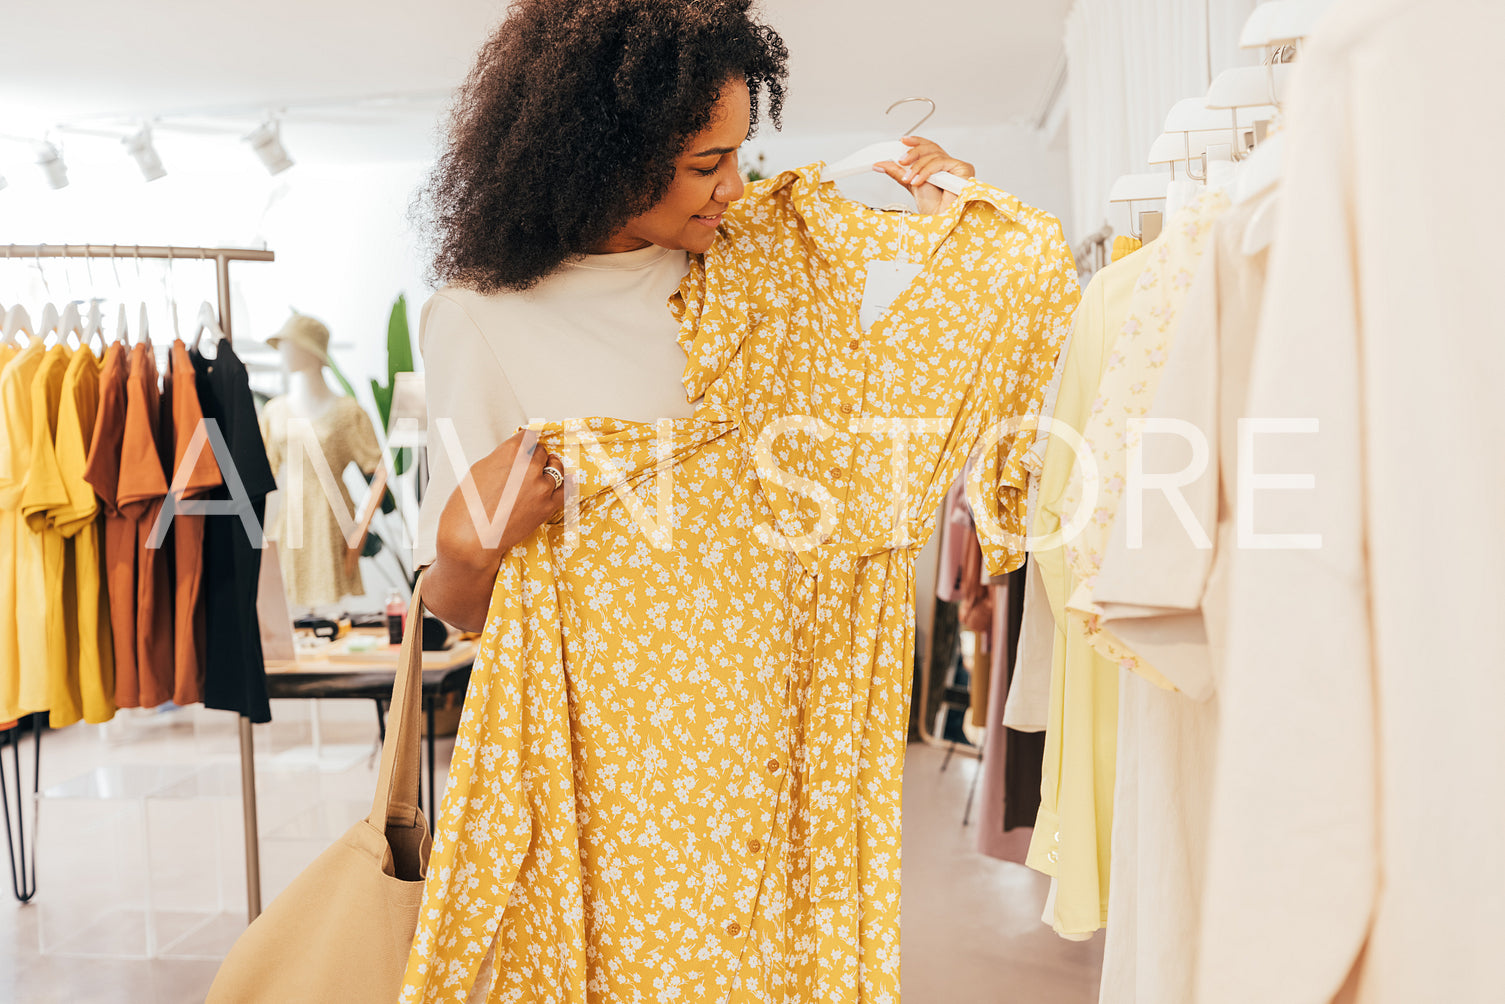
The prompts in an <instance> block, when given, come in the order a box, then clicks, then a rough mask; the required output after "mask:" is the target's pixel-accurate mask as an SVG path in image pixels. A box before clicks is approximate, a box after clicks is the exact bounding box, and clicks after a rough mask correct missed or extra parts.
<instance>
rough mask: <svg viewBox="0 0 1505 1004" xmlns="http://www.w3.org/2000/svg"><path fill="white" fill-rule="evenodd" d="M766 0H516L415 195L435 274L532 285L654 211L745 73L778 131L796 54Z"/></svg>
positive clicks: (474, 285)
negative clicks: (767, 13)
mask: <svg viewBox="0 0 1505 1004" xmlns="http://www.w3.org/2000/svg"><path fill="white" fill-rule="evenodd" d="M752 6H753V0H519V2H517V3H515V4H514V5H513V6H512V8H511V10H510V12H509V13H508V15H507V18H506V20H505V21H503V22H502V24H501V25H500V27H498V28H497V30H496V32H495V34H493V35H492V36H491V38H490V39H488V40H487V42H486V44H485V45H483V46H482V47H481V51H480V54H479V56H478V57H477V59H476V64H475V67H474V68H473V69H472V70H471V71H470V75H469V76H468V77H467V78H466V81H465V83H464V85H463V86H462V88H461V89H460V92H459V96H458V99H457V101H456V104H455V107H454V110H453V112H452V114H451V118H450V121H449V126H448V131H449V135H448V142H447V147H446V149H445V151H444V154H443V155H442V156H441V157H440V159H439V161H438V163H437V165H436V166H435V168H434V170H433V172H432V174H431V175H430V177H429V179H428V181H427V182H426V184H425V186H424V187H423V189H422V190H421V191H420V192H419V194H418V198H417V200H416V202H415V206H414V210H415V218H416V219H415V222H416V223H417V224H418V227H419V230H420V232H421V233H422V234H423V236H424V238H425V239H426V241H427V243H428V245H429V248H430V250H431V252H432V254H433V257H432V264H431V268H430V276H429V278H430V279H431V280H433V281H435V284H436V285H438V284H442V283H453V284H455V285H459V286H465V287H468V288H470V289H474V290H477V291H479V292H482V293H492V292H496V291H497V290H501V289H512V290H521V289H528V288H529V287H531V286H533V285H535V284H536V283H537V282H538V281H539V280H540V279H542V278H544V277H545V276H547V275H548V274H549V273H551V272H553V271H554V270H555V269H556V268H558V267H559V265H560V264H562V263H564V262H566V261H569V260H572V259H576V258H578V257H580V256H581V255H583V254H586V253H588V251H589V249H591V248H593V247H599V246H600V245H601V243H602V242H603V241H605V240H606V239H607V238H608V237H610V236H611V235H612V234H614V233H616V232H617V231H618V230H620V229H621V227H622V225H623V224H624V223H626V222H627V221H628V220H629V219H631V218H632V217H634V216H636V215H638V214H639V213H642V212H644V211H646V210H647V209H649V208H651V207H652V206H653V205H654V204H655V203H657V202H658V201H659V200H660V199H661V198H663V196H664V194H665V192H667V191H668V188H669V184H670V182H671V181H673V179H674V160H675V158H676V157H678V156H679V155H680V154H681V153H682V152H683V151H684V146H685V144H686V143H687V142H688V141H689V140H690V138H691V137H693V136H695V135H696V134H697V133H699V132H700V131H702V130H703V129H705V128H706V127H707V126H709V125H710V124H711V115H712V112H713V110H714V108H715V105H716V102H717V101H718V99H719V98H720V91H721V87H722V85H723V84H725V83H726V82H727V81H729V80H733V79H736V78H738V77H744V78H746V80H747V86H748V91H749V92H750V94H751V96H752V122H753V126H754V128H756V124H757V121H758V106H759V94H760V92H766V94H767V100H768V114H769V118H770V119H772V121H773V123H774V125H775V126H776V127H777V126H778V125H779V124H780V112H781V110H782V108H783V104H784V84H785V79H786V76H787V68H786V63H787V61H788V55H789V54H788V50H787V49H786V48H785V47H784V43H783V40H782V39H780V38H779V36H778V34H777V33H776V32H775V31H774V30H773V29H772V28H769V27H768V26H766V25H764V24H761V23H759V21H758V20H757V18H756V16H755V14H754V12H753V11H752V9H751V8H752Z"/></svg>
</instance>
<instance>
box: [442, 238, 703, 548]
mask: <svg viewBox="0 0 1505 1004" xmlns="http://www.w3.org/2000/svg"><path fill="white" fill-rule="evenodd" d="M688 269H689V262H688V258H687V256H686V254H685V253H684V252H683V251H671V250H669V249H667V248H661V247H649V248H644V249H642V250H640V251H625V252H621V253H619V254H602V255H587V256H586V257H585V258H584V259H583V260H581V261H577V262H572V263H570V264H567V265H564V266H562V267H561V268H560V269H559V270H558V271H557V272H555V273H554V274H553V275H550V276H549V277H548V278H546V279H544V280H543V281H542V282H540V283H539V284H538V285H537V286H535V287H534V288H533V289H530V290H528V291H527V292H522V293H516V292H501V293H493V294H489V295H482V294H480V293H476V292H472V291H471V290H467V289H460V288H457V287H453V286H445V287H444V288H443V289H440V290H438V291H436V292H435V293H434V295H433V296H432V297H430V298H429V301H428V302H427V303H425V304H424V306H423V313H422V315H421V316H420V320H419V335H418V343H419V350H420V352H421V353H422V355H423V371H424V384H425V390H426V395H427V399H428V444H429V451H428V452H429V468H430V481H429V485H428V489H427V491H426V493H425V495H424V499H423V504H422V506H421V508H420V511H419V517H418V535H417V540H416V541H415V546H414V559H415V562H416V564H417V565H418V566H420V567H421V566H423V565H427V564H428V563H429V562H431V561H433V560H434V554H435V539H436V536H437V533H438V527H439V514H440V513H441V512H442V511H443V509H444V505H445V503H446V502H447V501H448V499H449V496H450V494H451V493H452V492H453V491H454V490H455V487H456V486H457V485H458V484H459V483H460V475H461V474H462V473H464V472H465V471H466V470H469V468H470V465H471V464H473V463H475V462H476V461H477V460H480V459H481V458H482V457H484V456H486V454H488V453H490V452H491V451H492V450H494V449H495V448H496V447H497V446H498V445H499V444H501V442H502V441H503V440H505V439H507V438H508V437H510V436H512V435H513V434H514V433H515V432H517V430H518V427H519V426H522V425H524V424H526V423H527V422H530V421H532V420H535V419H545V420H549V421H557V420H560V419H565V418H585V417H591V416H610V417H612V418H620V419H625V420H627V421H634V422H652V421H654V420H656V419H659V418H683V417H688V416H689V415H690V413H691V412H692V411H693V410H694V407H693V403H692V402H690V401H687V400H686V399H685V391H684V385H683V384H682V383H681V382H680V378H681V376H682V375H683V373H684V367H685V354H684V351H683V350H682V349H681V348H680V347H679V343H678V341H677V340H676V337H675V336H676V332H677V325H676V324H675V321H674V317H673V315H672V314H671V313H670V312H669V306H668V300H669V297H670V296H671V295H673V293H674V292H675V290H677V289H678V288H679V283H680V280H681V279H683V278H684V275H685V272H686V271H688ZM446 421H447V422H452V423H453V428H454V430H455V433H456V437H455V438H456V440H457V441H458V443H459V446H460V448H461V452H462V454H463V457H462V458H458V459H459V462H458V463H457V462H456V461H455V460H454V459H452V458H451V457H450V455H449V451H448V449H447V448H446V441H445V437H444V436H443V435H441V425H440V423H441V422H446Z"/></svg>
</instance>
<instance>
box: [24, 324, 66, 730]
mask: <svg viewBox="0 0 1505 1004" xmlns="http://www.w3.org/2000/svg"><path fill="white" fill-rule="evenodd" d="M72 355H73V351H72V350H71V349H69V348H68V346H66V345H54V346H52V347H51V348H50V349H48V350H47V351H46V353H45V354H43V356H42V361H41V364H40V365H38V366H37V371H36V373H35V374H34V375H33V376H32V378H31V453H30V455H29V458H28V461H27V466H26V486H25V488H23V489H22V491H21V518H22V520H24V522H25V528H24V529H23V530H22V531H21V532H22V533H29V534H30V535H31V536H33V537H34V538H35V541H36V544H35V547H36V548H37V551H38V553H39V554H40V557H41V560H40V561H39V562H37V563H36V564H34V565H33V566H32V567H31V568H30V569H29V575H28V576H27V577H25V578H18V580H17V584H16V590H17V595H16V602H17V612H16V618H17V625H18V627H19V629H20V641H21V706H22V707H23V708H25V709H26V710H27V711H49V712H51V714H50V716H49V723H50V724H51V725H52V726H53V727H55V728H60V727H62V726H64V725H72V724H73V723H74V722H76V721H78V719H79V717H80V715H81V714H82V712H81V710H80V709H79V707H78V706H77V705H76V704H72V703H68V702H66V701H65V703H64V704H63V705H62V706H60V707H56V708H54V705H53V701H54V700H57V699H58V698H59V697H61V696H62V695H64V694H66V693H67V692H68V690H69V688H68V686H67V679H68V667H69V664H70V662H75V663H76V659H77V657H76V653H75V654H72V657H71V658H70V648H71V646H72V644H74V643H76V639H75V638H70V636H69V634H68V628H67V623H68V621H69V619H70V615H71V614H72V608H73V596H72V595H71V592H70V591H69V590H68V589H66V588H65V583H64V577H65V575H66V563H65V560H64V559H65V557H66V548H65V547H64V544H63V535H62V534H61V533H58V531H57V529H56V528H55V527H54V526H53V525H52V520H51V512H52V510H53V509H55V508H58V507H61V506H65V505H67V504H68V491H67V489H66V488H64V487H63V476H62V472H61V471H59V470H58V466H57V454H56V452H55V450H54V438H55V434H56V431H57V416H58V406H59V405H60V404H61V402H62V395H63V376H64V374H65V373H66V372H67V369H68V361H69V359H70V358H71V357H72Z"/></svg>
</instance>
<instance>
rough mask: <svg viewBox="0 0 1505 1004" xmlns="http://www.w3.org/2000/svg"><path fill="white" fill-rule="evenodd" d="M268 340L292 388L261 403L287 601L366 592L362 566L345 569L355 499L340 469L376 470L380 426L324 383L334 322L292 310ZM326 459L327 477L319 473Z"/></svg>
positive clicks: (321, 601)
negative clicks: (275, 486) (275, 485)
mask: <svg viewBox="0 0 1505 1004" xmlns="http://www.w3.org/2000/svg"><path fill="white" fill-rule="evenodd" d="M267 344H268V345H271V346H272V347H273V348H275V349H276V350H277V351H278V353H279V354H280V355H281V356H282V365H283V368H284V369H285V371H286V373H287V388H288V389H287V393H286V394H282V395H279V396H277V397H274V398H272V399H271V400H270V401H268V402H267V403H266V407H265V408H263V409H262V414H261V436H262V439H263V440H264V441H265V442H266V448H267V458H268V459H269V460H271V462H272V470H273V472H274V473H276V475H277V478H278V482H279V484H280V485H281V487H282V491H281V492H280V494H281V496H282V500H281V502H282V504H281V505H280V506H279V507H278V509H277V512H276V514H275V515H274V516H273V517H272V519H271V520H270V524H271V525H270V526H269V527H268V528H267V533H268V536H270V537H271V538H272V539H273V540H276V541H277V543H278V551H279V559H280V561H281V564H282V578H283V584H284V585H285V586H286V588H287V597H288V601H289V602H290V603H292V604H294V605H298V606H305V607H317V606H321V605H325V604H334V603H338V602H339V601H340V600H341V599H343V598H344V597H346V596H362V595H364V594H365V591H366V590H365V586H364V584H363V583H362V581H361V574H360V569H359V567H356V568H355V569H354V570H353V571H352V572H351V573H350V574H347V573H346V571H345V552H346V550H347V544H346V542H345V534H344V527H343V526H342V523H345V524H349V523H352V522H353V520H354V517H355V504H354V502H353V501H352V500H351V498H350V492H349V490H348V489H347V488H346V487H345V482H344V479H343V477H342V475H343V474H344V472H345V468H346V467H348V466H349V465H350V464H352V463H353V464H355V465H356V466H357V467H358V468H360V471H361V473H362V474H364V475H366V476H368V477H369V476H370V475H371V474H372V473H374V472H375V470H376V468H377V465H379V464H380V463H381V448H380V447H379V446H378V445H377V441H376V430H375V429H374V428H373V426H372V424H371V419H370V417H368V416H367V414H366V412H365V411H364V410H363V409H362V408H361V406H360V405H359V404H358V403H357V402H356V400H355V399H354V398H352V397H347V396H345V395H343V394H340V393H338V392H336V391H334V390H332V389H331V388H330V386H329V384H328V383H326V382H325V379H324V366H325V363H326V361H327V360H328V358H329V355H328V347H329V329H328V328H326V327H325V326H324V325H323V324H322V323H321V322H319V321H317V320H315V319H314V318H312V317H309V316H307V315H305V314H298V313H294V314H293V316H292V317H290V318H289V319H288V321H287V323H286V324H284V325H283V326H282V330H281V331H279V332H277V334H275V335H273V336H271V337H270V338H268V339H267ZM320 457H322V458H323V461H324V463H323V464H321V463H320V462H319V458H320ZM294 463H296V464H297V467H296V468H295V467H293V466H292V465H293V464H294ZM325 464H327V471H328V473H329V475H331V481H330V483H326V482H324V481H322V480H321V477H322V475H323V471H322V470H321V468H323V467H325Z"/></svg>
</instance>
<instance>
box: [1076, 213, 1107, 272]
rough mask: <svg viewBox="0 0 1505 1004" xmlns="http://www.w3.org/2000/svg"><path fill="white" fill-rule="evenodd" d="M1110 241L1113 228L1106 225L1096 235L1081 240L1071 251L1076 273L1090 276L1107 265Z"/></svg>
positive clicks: (1089, 235)
mask: <svg viewBox="0 0 1505 1004" xmlns="http://www.w3.org/2000/svg"><path fill="white" fill-rule="evenodd" d="M1112 240H1113V227H1112V226H1110V225H1109V224H1106V223H1105V224H1103V227H1102V229H1100V230H1098V231H1097V232H1096V233H1093V234H1088V235H1087V236H1086V237H1084V238H1082V241H1081V243H1079V244H1078V245H1077V246H1076V247H1075V248H1073V249H1072V256H1073V257H1074V258H1075V259H1076V267H1077V271H1078V272H1079V273H1082V274H1084V275H1091V274H1092V273H1093V272H1096V271H1097V270H1098V269H1100V268H1102V267H1103V266H1104V265H1106V264H1108V244H1109V242H1110V241H1112Z"/></svg>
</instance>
